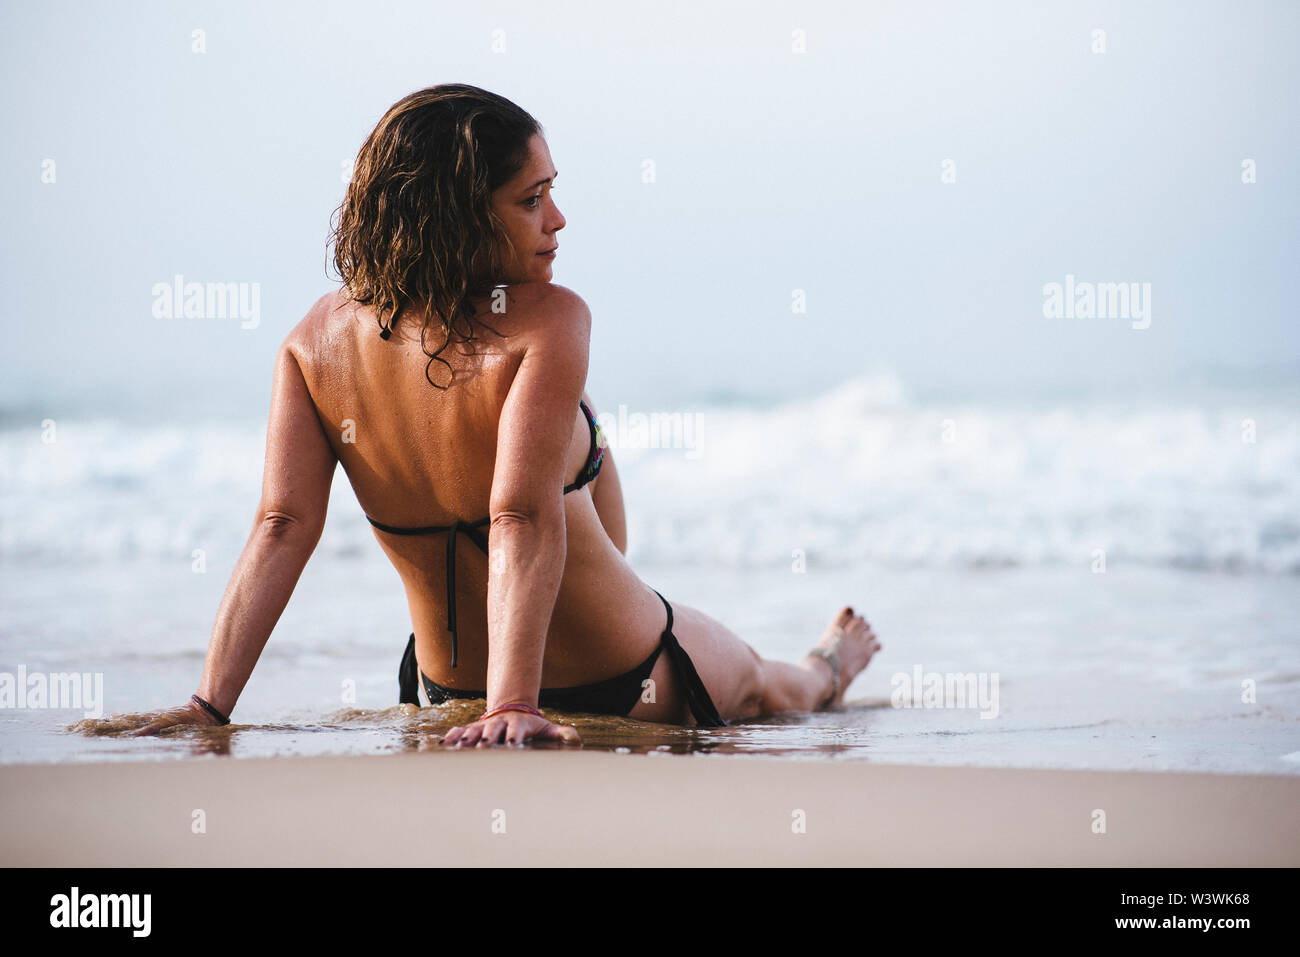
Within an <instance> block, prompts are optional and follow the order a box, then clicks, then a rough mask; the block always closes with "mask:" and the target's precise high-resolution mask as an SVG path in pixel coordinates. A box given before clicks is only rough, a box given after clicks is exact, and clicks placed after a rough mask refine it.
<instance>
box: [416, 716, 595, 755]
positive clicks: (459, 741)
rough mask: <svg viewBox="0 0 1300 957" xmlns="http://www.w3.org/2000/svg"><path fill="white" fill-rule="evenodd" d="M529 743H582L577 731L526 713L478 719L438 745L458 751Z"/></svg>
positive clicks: (517, 746) (448, 734)
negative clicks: (530, 741)
mask: <svg viewBox="0 0 1300 957" xmlns="http://www.w3.org/2000/svg"><path fill="white" fill-rule="evenodd" d="M530 739H531V740H534V741H562V742H564V743H565V744H581V743H582V738H581V737H579V736H578V732H577V729H575V728H571V727H569V726H568V725H564V724H552V723H551V722H550V721H547V720H546V719H545V718H543V717H540V716H539V715H535V714H529V713H528V712H527V711H502V712H500V713H499V714H494V715H492V716H491V717H489V718H480V719H479V720H478V721H475V722H474V723H473V724H468V725H465V726H464V727H459V726H457V727H455V728H452V729H451V730H450V731H448V732H447V734H446V736H445V737H444V738H443V739H442V741H441V742H439V743H440V744H445V745H448V746H453V747H461V748H472V747H476V746H477V747H492V746H493V745H498V744H505V745H506V746H507V747H515V748H522V747H523V746H524V742H525V741H528V740H530Z"/></svg>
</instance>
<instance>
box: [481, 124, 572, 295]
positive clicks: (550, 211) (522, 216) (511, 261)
mask: <svg viewBox="0 0 1300 957" xmlns="http://www.w3.org/2000/svg"><path fill="white" fill-rule="evenodd" d="M556 175H557V174H556V170H555V167H554V165H552V163H551V151H550V150H549V149H547V148H546V140H544V139H543V138H542V136H541V134H540V133H539V134H536V135H534V136H533V138H532V139H531V140H529V141H528V160H527V161H526V162H525V163H524V166H523V169H521V170H520V171H519V173H518V174H517V175H516V176H515V178H514V179H512V180H510V181H509V182H508V183H504V184H502V185H501V186H499V187H498V188H497V189H496V191H495V192H493V194H492V211H493V212H494V213H496V215H497V217H498V218H499V219H500V220H501V221H502V222H503V223H504V224H505V229H506V234H507V235H508V236H509V237H510V241H511V243H513V244H514V255H513V256H512V255H511V250H510V246H508V245H507V244H506V243H505V242H502V243H501V244H500V246H499V250H500V254H501V262H502V265H503V267H504V270H505V274H504V276H502V277H500V278H498V279H497V280H496V282H497V284H498V285H500V284H505V283H518V282H550V281H551V262H552V260H554V259H555V251H554V250H555V248H556V247H557V246H558V244H559V243H558V240H557V239H556V237H555V234H556V233H557V232H559V231H560V230H561V229H563V228H564V216H563V215H561V213H560V210H559V208H558V207H557V206H556V205H555V202H554V200H552V199H551V184H552V182H553V181H554V179H555V177H556Z"/></svg>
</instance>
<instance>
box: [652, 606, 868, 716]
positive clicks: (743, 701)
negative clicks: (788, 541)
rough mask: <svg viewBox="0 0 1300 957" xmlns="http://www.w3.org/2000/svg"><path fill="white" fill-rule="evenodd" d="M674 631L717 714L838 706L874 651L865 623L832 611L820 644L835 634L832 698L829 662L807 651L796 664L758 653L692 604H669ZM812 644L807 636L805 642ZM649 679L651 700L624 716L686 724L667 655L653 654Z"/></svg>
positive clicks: (678, 678)
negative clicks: (835, 668)
mask: <svg viewBox="0 0 1300 957" xmlns="http://www.w3.org/2000/svg"><path fill="white" fill-rule="evenodd" d="M673 634H674V635H676V636H677V640H678V642H679V643H680V644H681V646H682V648H683V649H684V650H685V651H686V653H687V654H688V655H690V657H691V661H692V663H693V664H694V665H695V670H696V671H697V672H699V675H700V679H701V680H702V681H703V682H704V687H705V689H706V690H707V691H708V692H709V697H710V698H712V699H713V704H714V706H715V707H716V708H717V709H718V713H719V714H720V715H722V717H723V718H724V719H728V720H730V719H731V718H752V717H756V716H757V715H761V714H776V713H778V712H781V711H816V710H818V709H820V708H822V707H824V706H826V705H831V704H839V703H840V702H841V701H842V700H843V692H844V690H845V689H847V688H848V686H849V683H850V682H851V681H852V680H853V679H854V677H856V676H857V675H858V673H859V672H861V671H862V669H863V668H865V667H866V666H867V663H868V662H869V661H870V660H871V657H872V655H874V654H875V653H876V652H877V651H879V650H880V642H879V641H878V640H877V639H876V636H875V635H874V634H873V633H872V631H871V627H870V626H869V625H868V624H867V623H866V621H865V620H864V619H863V618H862V617H861V616H860V615H854V614H853V609H852V608H844V609H843V610H841V611H840V612H838V613H837V614H836V615H835V616H834V617H833V618H832V619H831V622H830V624H829V625H827V628H826V631H825V632H824V633H823V635H822V639H821V642H822V643H829V642H830V641H831V640H832V639H833V638H834V636H835V635H836V634H839V635H840V636H841V637H840V641H839V648H840V694H839V696H837V697H836V698H835V699H834V700H830V699H831V693H832V691H833V687H834V685H833V680H832V673H831V666H830V664H829V663H827V661H826V660H825V659H824V658H821V657H819V656H817V655H808V656H806V657H805V658H804V659H803V661H801V662H799V663H798V664H792V663H790V662H785V661H774V660H770V659H766V658H763V657H761V656H760V655H759V654H758V653H757V652H756V651H754V649H753V648H751V647H750V646H749V645H748V644H746V643H745V642H744V641H742V640H741V639H740V638H739V637H738V636H737V635H736V634H735V633H734V632H733V631H731V630H730V629H729V628H727V626H726V625H724V624H722V623H721V622H719V621H718V620H716V619H715V618H712V617H710V616H709V615H706V614H705V613H704V612H702V611H699V610H698V609H695V608H692V607H690V606H689V605H683V604H680V603H674V604H673ZM812 644H813V641H812V640H810V641H809V646H810V647H811V646H812ZM650 679H651V681H652V682H653V685H652V686H651V688H650V689H648V690H652V691H653V693H654V694H653V697H654V699H655V700H654V701H652V702H647V701H646V700H645V699H646V698H647V697H649V695H648V694H643V695H642V700H641V701H640V702H638V703H637V706H636V707H635V708H633V709H632V712H631V714H630V715H629V717H632V718H637V719H639V720H644V721H664V722H670V723H674V724H687V723H691V722H690V710H689V708H688V707H687V705H686V694H685V691H684V689H683V687H682V678H681V675H679V674H678V673H677V671H676V669H675V668H673V667H672V662H671V660H670V658H669V656H668V655H667V654H662V655H660V656H659V661H658V662H656V663H655V668H654V671H653V672H651V675H650Z"/></svg>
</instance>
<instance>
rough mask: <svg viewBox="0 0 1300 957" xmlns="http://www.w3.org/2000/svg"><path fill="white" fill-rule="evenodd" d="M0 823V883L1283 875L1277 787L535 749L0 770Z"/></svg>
mask: <svg viewBox="0 0 1300 957" xmlns="http://www.w3.org/2000/svg"><path fill="white" fill-rule="evenodd" d="M1098 812H1104V826H1105V833H1094V830H1095V828H1096V827H1097V826H1098V822H1100V821H1101V820H1102V818H1101V817H1100V815H1099V814H1098ZM0 820H3V822H4V823H3V825H2V826H0V860H2V861H3V862H4V863H5V864H7V865H9V866H16V865H75V866H141V865H143V866H150V865H153V866H228V865H254V866H258V865H286V866H287V865H307V866H360V865H397V866H402V865H420V866H444V867H445V866H453V867H466V866H469V867H472V866H502V865H561V866H571V865H615V866H636V867H645V866H661V865H703V866H725V865H740V866H763V865H851V866H852V865H857V866H900V865H901V866H909V865H927V866H930V865H940V866H942V865H992V866H1015V865H1049V866H1052V865H1083V866H1127V867H1133V866H1138V867H1145V866H1247V867H1250V866H1291V867H1294V866H1296V865H1297V864H1300V778H1298V777H1296V776H1268V775H1225V774H1191V773H1175V772H1141V771H1067V770H1028V769H1019V768H962V767H921V766H907V765H882V764H868V763H862V762H852V763H850V762H836V761H801V760H777V759H769V758H757V757H747V758H743V759H742V758H736V757H723V756H709V755H672V754H650V755H646V754H616V753H610V752H591V751H587V752H584V751H578V750H573V751H567V752H566V751H562V750H558V749H549V748H548V749H529V750H522V751H504V750H496V751H491V752H461V753H456V752H443V751H439V750H430V751H427V752H425V753H408V754H401V755H387V756H358V757H314V758H270V759H254V758H250V759H242V760H231V759H228V758H211V759H196V760H179V761H153V762H114V763H109V764H64V765H50V764H46V765H8V766H6V767H5V768H4V771H3V774H2V775H0ZM200 820H201V821H202V823H203V825H204V827H205V828H206V832H205V833H196V824H195V822H196V821H200ZM801 825H802V827H801Z"/></svg>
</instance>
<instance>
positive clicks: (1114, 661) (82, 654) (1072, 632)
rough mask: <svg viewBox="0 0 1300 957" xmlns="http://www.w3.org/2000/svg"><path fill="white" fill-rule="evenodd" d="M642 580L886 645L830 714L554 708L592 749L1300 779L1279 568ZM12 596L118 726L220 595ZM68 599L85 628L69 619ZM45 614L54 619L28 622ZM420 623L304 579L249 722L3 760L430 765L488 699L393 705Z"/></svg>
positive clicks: (31, 736) (1283, 579)
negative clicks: (899, 688) (961, 680)
mask: <svg viewBox="0 0 1300 957" xmlns="http://www.w3.org/2000/svg"><path fill="white" fill-rule="evenodd" d="M641 571H642V574H643V576H644V577H645V578H646V579H647V581H649V582H650V583H651V584H653V585H654V586H655V587H657V588H659V589H660V590H661V591H663V592H664V594H665V595H666V596H667V597H669V599H670V601H673V602H674V603H686V604H691V605H694V606H696V607H699V608H702V609H704V610H706V611H708V612H709V613H710V614H712V615H714V616H715V617H718V618H719V619H720V620H722V621H724V622H725V623H727V624H728V625H730V626H731V627H733V628H734V629H735V630H736V631H737V632H738V633H739V634H741V635H742V636H743V637H744V638H745V639H746V640H747V641H750V642H751V643H752V644H753V645H754V646H755V647H756V648H758V650H759V651H760V652H761V653H763V654H765V655H768V656H772V657H782V658H786V659H793V658H796V657H797V656H798V654H799V652H801V651H802V650H805V649H806V648H807V647H808V645H809V644H811V642H812V639H814V638H815V637H816V634H817V633H818V632H819V631H820V628H821V627H822V626H823V625H824V623H825V619H826V618H827V617H829V614H830V612H831V611H833V610H834V608H836V607H838V606H839V605H842V604H844V603H846V602H851V603H852V604H853V605H854V606H855V607H861V608H862V609H865V611H866V614H867V615H868V617H869V619H870V620H871V621H872V623H873V626H874V627H875V629H876V631H877V632H878V633H879V634H880V635H881V637H882V640H883V641H884V644H885V650H884V651H882V652H881V653H880V655H878V656H877V658H876V660H875V661H874V662H873V664H872V666H871V667H870V668H869V669H868V670H867V671H866V672H865V673H864V674H863V675H862V676H861V677H860V678H859V679H858V681H856V682H855V683H854V685H853V686H852V687H851V689H850V691H849V694H848V704H847V705H846V707H845V708H843V709H841V710H838V711H835V712H825V713H817V714H787V715H775V716H768V717H764V718H759V719H752V720H747V721H740V722H737V723H735V724H734V725H733V726H730V727H727V728H723V729H690V728H676V727H671V726H665V725H658V724H650V723H646V722H638V721H632V720H629V719H625V718H614V717H603V716H591V715H580V714H573V715H564V714H562V713H559V712H554V711H548V712H547V714H548V717H552V719H553V720H563V721H564V722H565V723H571V724H572V725H574V726H575V727H576V728H577V729H578V732H579V734H581V736H582V738H583V745H582V746H583V747H585V748H590V749H600V750H612V751H622V752H626V753H655V754H698V755H726V756H745V755H765V756H772V757H780V758H784V759H802V760H850V761H872V762H882V763H909V764H948V765H975V766H1001V767H1044V768H1047V767H1059V768H1106V769H1146V770H1188V771H1190V770H1201V771H1215V772H1225V773H1243V772H1252V773H1276V774H1295V773H1300V667H1298V666H1297V656H1296V641H1295V629H1294V622H1295V621H1296V620H1297V618H1300V590H1298V589H1297V583H1296V581H1295V579H1294V578H1293V577H1290V576H1259V575H1255V576H1231V575H1221V574H1210V573H1201V572H1190V571H1176V570H1169V569H1128V570H1125V571H1122V572H1120V571H1111V572H1108V573H1107V575H1106V576H1093V575H1091V574H1090V573H1088V572H1086V571H1083V572H1081V571H1078V570H1061V569H1055V570H1053V569H990V570H985V571H983V572H970V571H963V572H957V571H936V570H926V571H906V572H900V571H897V570H894V571H890V570H885V569H878V568H877V569H869V568H864V569H856V570H853V571H852V572H849V571H841V572H822V573H819V574H817V575H812V574H806V575H802V576H795V575H791V574H788V573H786V574H780V573H777V574H765V573H761V572H750V573H749V574H747V575H745V576H738V575H736V574H735V573H734V571H728V570H725V569H721V570H715V571H713V572H709V571H708V570H705V569H700V568H678V569H668V568H652V569H642V570H641ZM193 577H194V576H190V575H188V573H172V578H174V581H173V582H172V584H175V586H176V588H177V589H178V590H179V589H182V588H183V587H184V586H186V585H188V586H190V587H193V581H192V579H193ZM9 582H10V585H11V586H12V585H13V584H14V583H15V582H17V583H18V585H19V587H18V588H17V589H16V590H15V591H14V594H21V595H26V596H27V599H28V602H27V605H28V607H29V609H30V610H32V611H33V616H32V619H31V620H33V621H36V622H37V623H38V624H40V625H41V627H43V628H44V635H45V638H46V640H45V641H44V642H43V644H41V646H40V654H39V655H35V656H29V657H28V658H27V659H26V660H25V661H24V662H22V663H25V664H26V666H27V667H28V668H32V669H35V668H37V667H44V668H46V669H47V670H49V671H56V670H61V669H71V668H73V667H76V668H78V669H81V670H84V671H102V672H104V674H105V693H104V708H105V713H106V714H114V713H124V712H134V711H142V710H148V709H154V708H163V707H170V706H173V705H177V704H180V703H182V702H183V701H184V700H185V699H186V698H187V697H188V695H189V693H190V691H191V690H192V689H193V687H194V684H195V682H196V681H197V679H198V675H199V673H200V671H201V668H202V661H203V650H204V647H205V644H206V640H205V638H204V637H203V632H202V631H201V630H199V629H200V626H199V622H202V621H203V620H204V619H205V618H209V617H210V616H211V614H212V610H213V609H215V607H216V600H217V598H218V597H219V592H220V588H221V587H223V585H224V582H221V581H219V580H218V579H216V578H212V579H211V580H209V581H207V582H205V585H204V587H205V588H207V589H209V591H210V593H209V594H206V595H200V594H192V595H190V596H189V597H188V598H187V599H185V600H179V599H178V598H176V597H175V596H177V595H179V594H181V592H180V591H172V592H171V594H173V596H174V597H173V600H172V601H171V602H170V603H167V604H165V605H164V604H161V603H160V604H158V605H157V606H156V610H157V614H156V615H155V616H153V617H144V616H142V615H141V613H140V611H139V609H141V608H143V607H149V606H148V602H149V600H150V599H149V596H150V595H152V594H155V593H156V592H157V589H158V587H159V585H160V583H161V584H164V585H165V584H167V583H168V582H169V578H168V573H167V572H163V571H160V570H158V569H152V570H151V572H150V573H148V574H146V573H145V569H142V568H140V567H130V566H122V567H120V568H119V569H118V574H116V575H115V576H106V575H104V574H99V575H97V576H96V578H95V583H96V586H95V588H92V589H83V590H82V591H80V592H79V593H78V594H77V596H76V597H75V598H74V597H70V596H69V597H66V598H65V601H64V602H63V603H62V605H59V604H58V603H52V602H50V599H51V598H52V595H51V594H45V595H43V594H42V593H41V586H42V584H43V585H44V586H45V587H47V588H50V589H53V590H58V589H56V588H55V586H53V585H51V583H50V582H49V581H48V580H47V576H46V575H44V574H43V573H41V572H39V571H31V572H29V573H28V574H27V575H26V576H23V575H19V576H18V577H17V578H13V577H11V578H10V579H9ZM59 587H60V588H66V586H59ZM78 602H79V603H80V607H81V609H82V610H83V612H93V613H92V614H82V615H78V614H77V613H76V611H75V606H76V605H77V603H78ZM70 605H71V606H73V607H68V606H70ZM41 608H44V609H49V610H50V612H49V613H47V614H44V615H38V614H35V612H36V611H39V610H40V609H41ZM55 609H58V610H57V611H56V610H55ZM341 612H344V613H341ZM187 618H188V619H190V620H191V624H190V625H188V626H187V625H185V624H184V619H187ZM385 620H387V624H383V623H384V622H385ZM364 622H379V623H381V625H383V626H382V627H379V628H375V627H368V626H365V625H363V624H360V623H364ZM407 628H408V625H407V623H406V618H405V610H404V608H403V606H402V604H401V592H400V588H398V587H397V585H396V579H395V576H394V575H393V573H392V571H391V569H387V568H385V567H383V566H382V565H371V564H367V563H348V562H341V561H339V560H338V559H331V560H330V561H327V562H322V563H320V564H319V565H316V566H309V568H308V573H307V574H305V575H304V579H303V581H302V582H301V583H300V586H299V590H298V592H297V593H296V594H295V597H294V599H293V601H292V602H291V604H290V607H289V609H288V610H286V613H285V616H284V617H283V618H282V620H281V624H280V626H278V627H277V630H276V633H275V634H273V635H272V639H271V641H270V642H269V643H268V646H267V649H266V651H265V652H264V654H263V657H262V660H261V661H260V662H259V664H258V667H257V669H256V670H255V671H254V674H253V679H252V680H251V681H250V683H249V686H248V688H247V690H246V691H245V694H244V696H243V697H242V698H241V700H240V702H239V705H238V707H237V709H236V712H235V715H234V718H235V720H236V722H237V723H236V724H232V725H231V726H229V727H227V728H203V729H197V728H196V729H177V730H176V731H174V732H169V733H166V734H164V735H160V736H157V737H152V738H129V737H121V736H116V735H112V734H103V733H101V732H103V731H104V730H105V729H106V727H109V726H111V723H106V722H100V721H95V720H89V721H82V722H80V723H78V719H79V718H81V715H80V714H78V713H76V712H69V711H66V710H64V711H60V710H54V709H47V710H19V711H12V710H11V711H0V762H10V763H12V762H47V761H105V760H110V761H111V760H140V759H173V758H184V757H197V756H209V755H229V756H232V757H265V756H273V755H283V756H290V755H292V756H309V755H326V754H329V755H333V754H380V753H393V752H400V751H409V750H424V751H431V750H438V749H439V747H440V746H439V744H438V739H439V738H440V737H441V735H442V734H443V733H445V731H446V730H447V729H449V728H450V727H452V726H454V725H456V724H465V723H467V722H468V721H470V720H472V719H473V718H474V717H475V716H476V715H477V714H478V713H480V710H481V707H482V703H481V701H460V702H449V703H447V704H445V705H440V706H438V707H434V708H428V707H426V708H415V707H414V706H410V705H405V706H403V705H395V704H394V703H393V702H394V701H395V699H396V696H397V688H396V668H397V662H398V659H399V657H400V654H401V650H402V647H403V646H404V639H405V634H406V630H407ZM64 629H69V630H67V631H65V630H64ZM96 634H98V635H99V638H98V643H97V644H94V642H95V641H96V638H95V636H96ZM105 636H107V637H105ZM15 646H16V642H15V640H14V637H13V632H10V633H9V635H8V637H7V638H6V641H5V644H4V649H3V655H2V657H0V668H8V669H12V668H13V667H14V665H15V664H17V663H19V661H20V659H17V658H16V656H15V654H14V652H15V650H16V648H15ZM917 667H921V668H922V669H923V670H924V671H925V672H939V673H983V674H985V675H988V676H990V680H991V676H996V679H997V683H996V689H997V708H996V715H990V716H989V717H981V716H980V713H981V712H980V710H979V709H977V708H974V707H920V708H916V707H895V706H894V702H893V701H892V700H891V698H892V696H893V694H894V691H895V688H896V685H897V681H898V678H897V676H900V675H910V674H911V673H912V672H913V670H914V669H915V668H917ZM1243 681H1249V682H1251V683H1252V684H1253V687H1254V693H1255V696H1256V700H1255V701H1253V702H1243V701H1242V683H1243ZM345 684H347V685H348V686H349V687H352V688H354V689H355V691H354V693H355V702H356V703H355V705H353V706H348V707H342V706H340V696H341V692H340V688H342V687H343V686H344V685H345ZM990 690H991V686H990ZM899 703H900V704H901V703H903V702H901V701H900V702H899ZM922 703H924V702H922ZM986 710H988V709H986ZM538 746H540V747H564V745H561V744H544V745H538Z"/></svg>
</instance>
